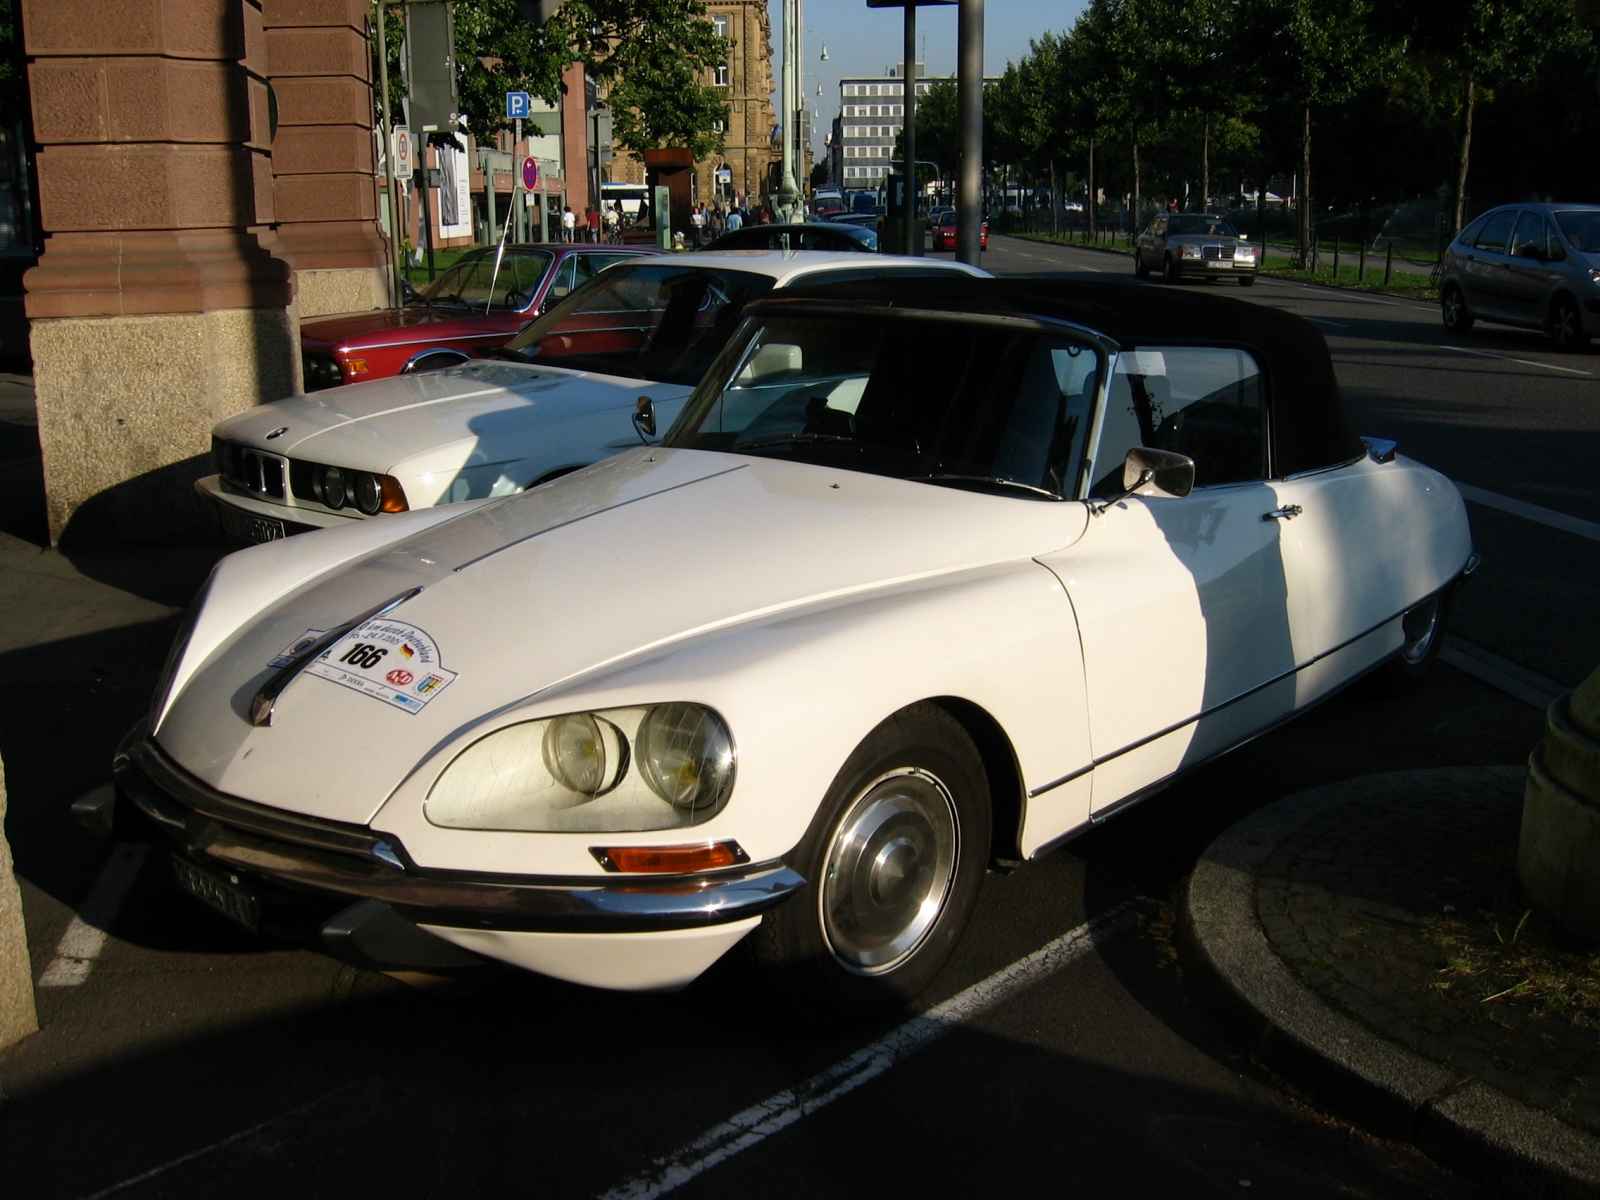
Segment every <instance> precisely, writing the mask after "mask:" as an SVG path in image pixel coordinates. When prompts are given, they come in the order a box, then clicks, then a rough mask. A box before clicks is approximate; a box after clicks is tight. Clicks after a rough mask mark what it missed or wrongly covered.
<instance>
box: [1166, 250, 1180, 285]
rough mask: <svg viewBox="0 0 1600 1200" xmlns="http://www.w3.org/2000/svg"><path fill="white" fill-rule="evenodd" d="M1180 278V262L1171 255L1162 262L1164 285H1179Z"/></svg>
mask: <svg viewBox="0 0 1600 1200" xmlns="http://www.w3.org/2000/svg"><path fill="white" fill-rule="evenodd" d="M1179 278H1180V276H1179V275H1178V262H1177V260H1176V259H1175V258H1173V257H1172V255H1170V254H1169V255H1167V257H1166V258H1164V259H1162V260H1161V280H1162V282H1163V283H1177V282H1178V280H1179Z"/></svg>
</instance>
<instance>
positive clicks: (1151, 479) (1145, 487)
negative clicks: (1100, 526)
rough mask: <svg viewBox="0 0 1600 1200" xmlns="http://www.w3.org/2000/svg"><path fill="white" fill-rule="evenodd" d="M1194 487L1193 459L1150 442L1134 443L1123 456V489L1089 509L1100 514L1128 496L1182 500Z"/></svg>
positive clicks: (1097, 514)
mask: <svg viewBox="0 0 1600 1200" xmlns="http://www.w3.org/2000/svg"><path fill="white" fill-rule="evenodd" d="M1192 491H1194V459H1192V458H1190V457H1189V456H1188V455H1187V454H1176V453H1174V452H1173V451H1171V450H1155V449H1152V448H1151V447H1149V446H1135V447H1134V448H1133V449H1132V450H1129V451H1128V456H1127V457H1126V458H1124V459H1123V460H1122V492H1121V493H1120V494H1119V495H1116V496H1113V497H1111V499H1109V500H1102V501H1101V502H1100V504H1099V505H1098V506H1093V505H1091V506H1090V508H1089V511H1090V512H1091V513H1092V514H1093V515H1095V516H1097V517H1098V516H1099V515H1100V514H1101V513H1103V512H1105V511H1106V509H1108V508H1110V507H1111V506H1112V505H1113V504H1120V503H1122V501H1124V500H1126V499H1127V498H1128V497H1129V496H1164V497H1166V498H1168V499H1172V500H1181V499H1182V498H1183V497H1185V496H1187V495H1188V494H1189V493H1190V492H1192Z"/></svg>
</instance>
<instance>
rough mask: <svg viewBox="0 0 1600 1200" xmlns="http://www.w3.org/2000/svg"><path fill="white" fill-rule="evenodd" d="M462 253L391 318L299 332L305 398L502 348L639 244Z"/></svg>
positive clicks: (311, 326)
mask: <svg viewBox="0 0 1600 1200" xmlns="http://www.w3.org/2000/svg"><path fill="white" fill-rule="evenodd" d="M498 251H499V247H496V246H488V247H485V248H483V249H481V250H474V251H472V252H470V253H469V254H466V255H465V256H463V257H462V258H461V259H460V261H458V262H457V263H455V264H454V265H453V266H451V267H450V268H449V269H448V270H446V271H445V272H444V273H443V274H442V275H440V276H439V277H438V278H437V279H435V280H434V281H433V282H432V283H430V284H429V285H428V286H427V287H426V288H424V289H423V290H422V291H421V292H419V293H417V294H416V295H415V296H414V297H413V298H412V299H411V300H410V301H409V302H408V303H407V304H406V306H405V307H404V308H403V309H401V310H400V311H399V312H396V311H394V310H393V309H377V310H374V311H372V312H363V313H350V314H346V315H344V316H334V317H323V318H320V319H318V320H315V321H307V322H305V323H304V324H303V325H301V326H300V354H301V358H302V362H303V364H304V367H305V386H306V391H308V392H314V391H317V390H318V389H319V388H327V387H335V386H337V385H339V384H341V383H360V382H362V381H364V380H368V379H382V378H384V377H385V376H388V375H404V374H408V373H410V372H413V371H431V370H435V369H437V368H439V367H449V366H454V365H455V364H456V363H460V362H465V361H466V360H467V359H469V358H477V357H480V356H482V355H483V354H485V353H486V352H488V351H490V350H493V349H494V348H495V347H497V346H503V345H504V344H505V343H506V342H508V341H510V340H511V339H512V338H513V337H515V336H516V334H517V332H518V331H519V330H520V329H521V328H522V327H523V326H524V325H526V324H527V323H528V322H529V321H531V320H532V319H533V318H534V317H536V316H538V315H539V313H540V312H541V311H543V309H544V308H545V307H546V306H547V305H548V304H551V303H553V302H554V301H556V300H559V299H560V298H561V297H562V296H565V295H566V294H567V293H568V292H570V291H571V290H572V289H573V288H575V287H577V286H578V285H579V284H580V283H582V282H583V281H584V280H586V279H588V278H590V277H591V276H593V275H596V274H598V273H599V272H600V271H601V270H602V269H603V268H605V267H608V266H610V265H611V264H612V263H614V262H619V261H621V260H622V259H625V258H635V257H637V256H639V255H641V254H659V253H660V251H659V250H657V249H655V248H654V247H647V246H597V245H586V244H576V245H570V246H569V245H537V246H507V247H506V248H505V255H504V256H503V257H502V258H501V260H500V265H499V268H498V270H497V269H496V267H495V258H496V255H497V254H498Z"/></svg>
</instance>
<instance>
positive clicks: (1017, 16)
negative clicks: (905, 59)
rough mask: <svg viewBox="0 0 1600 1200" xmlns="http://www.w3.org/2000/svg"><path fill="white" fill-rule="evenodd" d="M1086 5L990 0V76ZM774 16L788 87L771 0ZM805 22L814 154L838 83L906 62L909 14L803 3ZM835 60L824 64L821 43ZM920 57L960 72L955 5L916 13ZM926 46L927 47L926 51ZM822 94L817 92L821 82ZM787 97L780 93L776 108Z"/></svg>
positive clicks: (834, 1)
mask: <svg viewBox="0 0 1600 1200" xmlns="http://www.w3.org/2000/svg"><path fill="white" fill-rule="evenodd" d="M1083 7H1084V0H1046V2H1044V3H1038V2H1035V0H987V2H986V3H985V4H984V29H983V64H984V72H983V73H984V74H985V75H998V74H1000V73H1001V72H1002V71H1004V70H1005V67H1006V63H1007V62H1016V61H1017V60H1019V59H1020V58H1022V56H1023V55H1025V54H1026V53H1027V52H1028V39H1029V38H1035V37H1038V36H1039V34H1041V33H1043V32H1044V31H1045V30H1047V29H1051V30H1054V31H1056V32H1057V33H1062V32H1065V31H1066V30H1067V29H1069V28H1071V26H1072V22H1073V21H1074V20H1076V19H1077V16H1078V14H1079V13H1080V12H1082V11H1083ZM767 8H768V11H769V13H770V14H771V18H772V75H773V81H774V83H779V82H781V79H782V70H783V3H782V0H769V3H768V5H767ZM801 20H802V24H803V25H804V26H805V28H806V29H807V30H809V31H810V32H808V33H806V34H805V35H804V37H803V38H802V39H801V49H802V54H801V70H802V71H804V72H805V75H804V77H803V80H802V91H803V94H804V98H805V100H806V102H807V103H808V104H812V105H815V106H816V110H817V112H818V113H819V114H820V117H821V119H820V120H817V121H815V122H814V123H813V139H812V140H813V146H812V150H813V152H814V153H815V154H817V155H818V156H820V155H822V154H823V153H824V152H825V147H824V145H823V138H824V137H825V136H826V135H827V132H828V130H829V128H830V127H831V126H832V124H833V118H834V117H835V116H837V115H838V113H839V80H840V79H841V78H851V77H855V76H862V75H865V76H868V77H873V76H882V75H883V74H884V73H885V72H886V69H888V68H891V67H894V66H895V65H896V64H898V63H899V61H900V51H901V49H902V47H903V43H904V28H905V27H904V14H903V13H902V11H901V10H900V9H898V8H870V9H869V8H868V7H867V4H866V0H801ZM824 44H826V45H827V47H828V61H827V62H822V61H821V60H820V55H821V53H822V46H823V45H824ZM917 45H918V47H919V50H918V55H917V57H918V59H919V60H920V61H921V62H923V63H926V64H927V66H926V70H927V73H928V74H929V75H950V74H953V73H954V72H955V69H956V6H955V5H953V4H952V5H938V6H936V7H933V8H920V7H919V8H918V9H917ZM924 47H925V49H924ZM819 82H820V83H821V85H822V95H821V96H818V95H817V84H818V83H819ZM779 104H780V100H779V97H778V96H777V95H774V96H773V108H774V109H776V108H778V107H779Z"/></svg>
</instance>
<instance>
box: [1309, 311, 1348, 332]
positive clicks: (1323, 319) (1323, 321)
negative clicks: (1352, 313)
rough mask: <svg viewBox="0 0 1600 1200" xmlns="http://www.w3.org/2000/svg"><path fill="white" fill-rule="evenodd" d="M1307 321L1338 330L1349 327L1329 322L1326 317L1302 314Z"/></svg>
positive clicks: (1340, 322) (1341, 322) (1340, 323)
mask: <svg viewBox="0 0 1600 1200" xmlns="http://www.w3.org/2000/svg"><path fill="white" fill-rule="evenodd" d="M1303 315H1304V316H1305V319H1306V320H1308V321H1315V322H1316V323H1317V324H1318V325H1334V326H1337V327H1338V328H1340V329H1349V328H1350V326H1349V325H1347V324H1346V323H1345V322H1343V321H1330V320H1328V318H1327V317H1313V316H1312V315H1311V314H1310V313H1305V314H1303Z"/></svg>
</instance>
